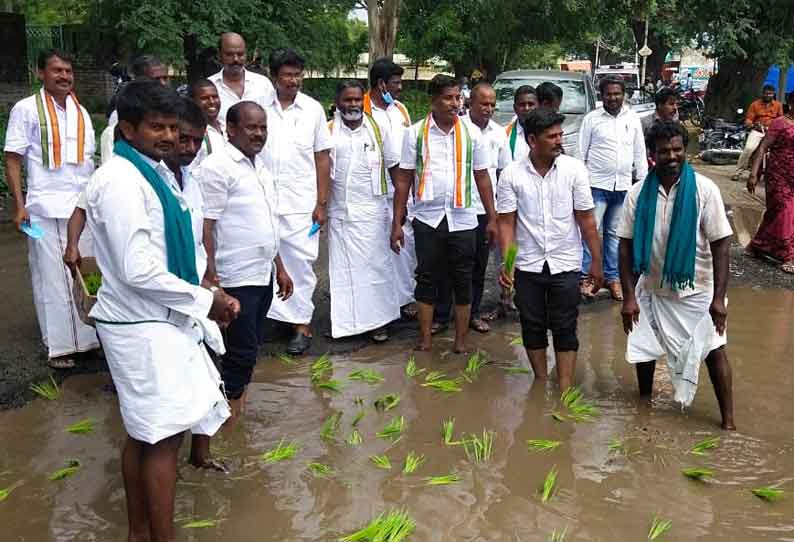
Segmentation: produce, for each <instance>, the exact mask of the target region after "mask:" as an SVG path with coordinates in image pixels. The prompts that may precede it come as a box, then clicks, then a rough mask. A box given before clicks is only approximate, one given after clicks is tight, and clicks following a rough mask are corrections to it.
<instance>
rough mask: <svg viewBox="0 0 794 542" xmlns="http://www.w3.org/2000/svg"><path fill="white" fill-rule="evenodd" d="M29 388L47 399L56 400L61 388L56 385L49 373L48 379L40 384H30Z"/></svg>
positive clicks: (59, 395)
mask: <svg viewBox="0 0 794 542" xmlns="http://www.w3.org/2000/svg"><path fill="white" fill-rule="evenodd" d="M30 390H31V391H32V392H33V393H35V394H36V395H38V396H39V397H43V398H44V399H47V400H48V401H57V400H58V399H59V398H60V397H61V388H59V387H58V383H57V382H55V379H54V378H53V377H52V375H50V380H49V381H45V382H42V383H41V384H31V385H30Z"/></svg>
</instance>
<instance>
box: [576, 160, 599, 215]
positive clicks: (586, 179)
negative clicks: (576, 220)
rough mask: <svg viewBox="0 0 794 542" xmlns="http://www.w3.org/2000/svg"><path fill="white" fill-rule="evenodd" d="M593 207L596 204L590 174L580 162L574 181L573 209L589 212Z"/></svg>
mask: <svg viewBox="0 0 794 542" xmlns="http://www.w3.org/2000/svg"><path fill="white" fill-rule="evenodd" d="M577 162H578V161H577ZM593 207H595V204H594V203H593V191H592V190H591V189H590V173H589V172H588V171H587V168H586V167H585V165H584V164H583V163H581V162H578V163H577V164H576V175H575V177H574V179H573V208H574V210H576V211H589V210H590V209H592V208H593Z"/></svg>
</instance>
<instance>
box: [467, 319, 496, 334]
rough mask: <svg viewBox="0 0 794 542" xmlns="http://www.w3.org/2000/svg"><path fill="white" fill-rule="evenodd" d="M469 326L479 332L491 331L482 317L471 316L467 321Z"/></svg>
mask: <svg viewBox="0 0 794 542" xmlns="http://www.w3.org/2000/svg"><path fill="white" fill-rule="evenodd" d="M469 327H470V328H471V329H473V330H474V331H478V332H480V333H488V332H489V331H491V326H489V325H488V323H487V322H486V321H485V320H483V319H482V318H472V319H471V321H470V322H469Z"/></svg>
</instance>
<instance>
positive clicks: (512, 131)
mask: <svg viewBox="0 0 794 542" xmlns="http://www.w3.org/2000/svg"><path fill="white" fill-rule="evenodd" d="M505 131H506V132H507V138H508V141H509V142H510V159H511V160H515V159H516V139H517V138H518V119H517V118H516V119H514V120H513V121H512V122H511V123H510V124H508V125H507V129H506V130H505Z"/></svg>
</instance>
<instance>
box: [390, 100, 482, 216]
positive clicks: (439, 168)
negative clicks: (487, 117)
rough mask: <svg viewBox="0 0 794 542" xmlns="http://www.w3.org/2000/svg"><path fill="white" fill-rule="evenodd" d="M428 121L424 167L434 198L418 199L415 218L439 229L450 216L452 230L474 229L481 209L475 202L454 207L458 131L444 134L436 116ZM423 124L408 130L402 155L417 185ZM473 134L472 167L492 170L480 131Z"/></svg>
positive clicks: (474, 169)
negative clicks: (419, 146)
mask: <svg viewBox="0 0 794 542" xmlns="http://www.w3.org/2000/svg"><path fill="white" fill-rule="evenodd" d="M428 122H429V123H430V128H429V131H428V144H429V146H430V160H428V163H426V164H425V165H424V167H425V169H426V170H427V175H429V176H430V179H431V182H432V183H433V196H434V198H433V199H432V200H422V201H420V200H416V201H414V206H413V214H414V218H416V219H417V220H418V221H419V222H422V223H424V224H427V225H428V226H430V227H431V228H437V227H438V225H439V224H441V221H442V220H444V217H446V219H447V226H448V227H449V231H451V232H454V231H465V230H473V229H474V228H476V227H477V209H476V208H475V207H474V201H472V206H471V207H466V208H461V209H456V208H455V206H454V199H453V198H454V196H455V130H454V128H451V129H450V130H449V133H448V134H446V133H444V132H443V131H442V130H441V129H440V128H439V127H438V126H436V123H435V120H434V119H433V116H432V115H430V119H429V120H428ZM421 124H422V122H421V121H420V122H417V123H416V124H414V125H412V126H411V127H410V128H409V129H408V130H406V132H405V136H404V137H403V149H402V154H401V158H400V169H406V170H412V171H413V172H414V184H418V182H419V180H418V179H417V178H416V140H417V138H418V136H419V129H420V125H421ZM469 135H470V137H471V140H472V170H473V171H481V170H484V169H488V154H487V153H486V151H485V149H484V148H483V143H482V140H481V138H480V136H479V134H477V133H476V132H474V131H472V130H470V131H469ZM471 184H472V187H471V189H472V191H475V190H477V183H475V182H474V180H473V179H472V181H471ZM472 199H473V198H472Z"/></svg>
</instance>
